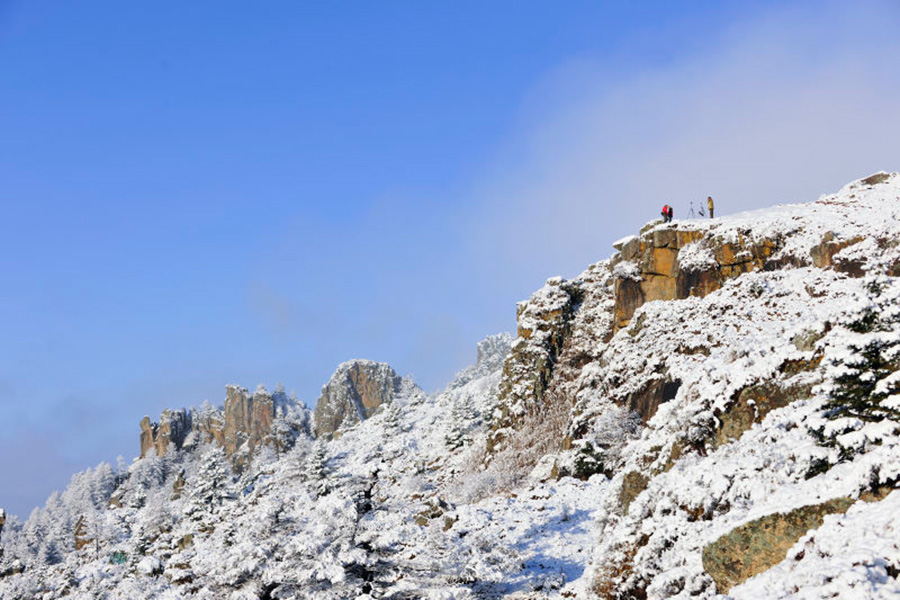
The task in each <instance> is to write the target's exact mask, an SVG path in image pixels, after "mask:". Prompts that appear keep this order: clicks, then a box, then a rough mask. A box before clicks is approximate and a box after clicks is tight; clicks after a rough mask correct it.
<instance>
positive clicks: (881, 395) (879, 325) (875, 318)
mask: <svg viewBox="0 0 900 600" xmlns="http://www.w3.org/2000/svg"><path fill="white" fill-rule="evenodd" d="M869 292H870V294H871V303H870V304H869V305H868V306H867V307H866V308H865V309H863V311H862V312H861V313H860V314H858V315H857V316H856V317H855V318H854V319H853V320H852V321H850V322H849V323H848V324H847V329H849V330H850V331H851V332H852V333H853V334H855V335H854V336H853V339H852V341H851V342H850V343H849V344H847V351H848V352H847V354H848V356H846V357H844V358H841V359H839V360H837V361H835V362H834V363H833V365H832V380H831V383H832V385H831V389H830V391H829V395H828V396H829V397H828V401H827V403H826V404H825V408H826V410H827V411H828V413H827V416H828V417H829V418H832V419H836V418H840V417H854V418H857V419H860V420H861V421H867V422H877V421H882V420H884V419H895V420H900V411H898V410H897V408H896V407H895V406H892V405H891V404H892V403H890V402H885V401H886V400H888V399H890V398H892V397H893V396H895V395H897V394H900V379H898V378H897V377H894V376H893V375H894V373H896V372H897V371H898V370H900V318H898V314H897V306H896V305H895V304H894V303H892V302H891V300H890V299H889V298H887V297H885V295H883V293H882V292H883V288H882V287H881V286H879V285H877V284H870V286H869Z"/></svg>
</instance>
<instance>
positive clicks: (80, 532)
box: [73, 516, 94, 551]
mask: <svg viewBox="0 0 900 600" xmlns="http://www.w3.org/2000/svg"><path fill="white" fill-rule="evenodd" d="M73 537H74V540H75V550H76V551H78V550H81V549H82V548H84V547H85V546H89V545H90V544H91V542H93V541H94V540H93V539H91V538H90V537H88V529H87V521H86V520H85V518H84V516H81V517H78V520H77V521H76V522H75V532H74V533H73Z"/></svg>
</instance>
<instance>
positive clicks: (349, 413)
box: [315, 360, 418, 437]
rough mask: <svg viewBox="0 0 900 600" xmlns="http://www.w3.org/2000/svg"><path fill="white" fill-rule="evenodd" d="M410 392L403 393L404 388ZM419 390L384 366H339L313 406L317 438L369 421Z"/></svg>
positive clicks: (359, 363)
mask: <svg viewBox="0 0 900 600" xmlns="http://www.w3.org/2000/svg"><path fill="white" fill-rule="evenodd" d="M405 387H406V388H410V389H409V391H408V392H404V388H405ZM416 390H418V388H417V387H416V386H415V384H414V383H413V382H412V381H411V380H405V379H403V378H402V377H400V376H399V375H397V373H395V372H394V370H393V369H392V368H391V366H390V365H388V364H387V363H378V362H374V361H371V360H351V361H348V362H345V363H343V364H341V365H339V366H338V368H337V369H336V370H335V372H334V374H333V375H332V376H331V379H329V380H328V383H327V384H325V386H324V387H323V388H322V395H321V396H320V397H319V399H318V401H317V402H316V409H315V432H316V436H317V437H321V436H326V437H330V436H333V435H335V434H336V433H338V432H339V431H340V430H341V429H342V428H347V427H352V426H353V425H356V424H357V423H359V422H360V421H364V420H366V419H368V418H369V417H371V416H372V415H373V414H375V412H376V411H377V410H379V408H381V407H382V406H384V405H386V404H388V403H390V402H391V401H392V400H393V399H394V398H396V397H399V396H400V395H407V396H408V395H410V394H415V393H416Z"/></svg>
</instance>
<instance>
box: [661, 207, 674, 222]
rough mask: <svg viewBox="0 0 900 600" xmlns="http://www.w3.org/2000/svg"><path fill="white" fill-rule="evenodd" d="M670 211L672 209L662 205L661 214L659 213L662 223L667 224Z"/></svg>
mask: <svg viewBox="0 0 900 600" xmlns="http://www.w3.org/2000/svg"><path fill="white" fill-rule="evenodd" d="M671 210H672V209H671V208H670V207H669V205H668V204H663V209H662V212H660V213H659V214H661V215H662V218H663V223H668V222H669V215H670V214H671V212H670V211H671Z"/></svg>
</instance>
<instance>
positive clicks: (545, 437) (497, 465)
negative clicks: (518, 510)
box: [457, 391, 573, 502]
mask: <svg viewBox="0 0 900 600" xmlns="http://www.w3.org/2000/svg"><path fill="white" fill-rule="evenodd" d="M572 406H573V402H572V399H571V398H570V397H569V396H568V395H566V394H563V393H559V392H552V391H551V392H548V393H547V394H545V396H544V401H543V402H542V403H541V404H540V405H539V406H535V407H532V408H530V409H529V410H528V411H527V412H526V413H525V415H524V417H523V418H522V421H521V426H520V427H519V429H515V430H513V429H510V430H507V432H506V439H505V443H504V445H503V447H502V449H501V450H499V451H497V452H496V453H495V454H493V455H492V454H490V453H489V452H488V451H487V449H486V448H483V449H482V450H481V451H480V452H477V453H475V454H474V455H473V457H474V460H473V461H471V462H470V465H469V468H468V469H466V470H465V471H464V472H463V473H462V477H461V480H462V487H461V488H460V489H459V490H457V495H458V496H459V497H460V498H461V499H462V500H463V501H465V502H475V501H477V500H480V499H482V498H486V497H488V496H491V495H494V494H497V493H501V492H507V491H510V490H512V489H513V488H514V487H516V486H517V485H519V484H520V483H522V481H523V480H524V479H525V478H526V477H527V476H528V474H529V473H530V472H531V470H532V469H534V467H535V465H537V464H538V461H539V460H540V459H541V458H542V457H543V456H545V455H547V454H552V453H555V452H558V451H559V450H560V448H561V447H562V442H563V439H564V438H565V435H566V429H567V428H568V425H569V421H570V420H571V413H572ZM485 464H486V465H487V466H486V467H485V466H484V465H485Z"/></svg>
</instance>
